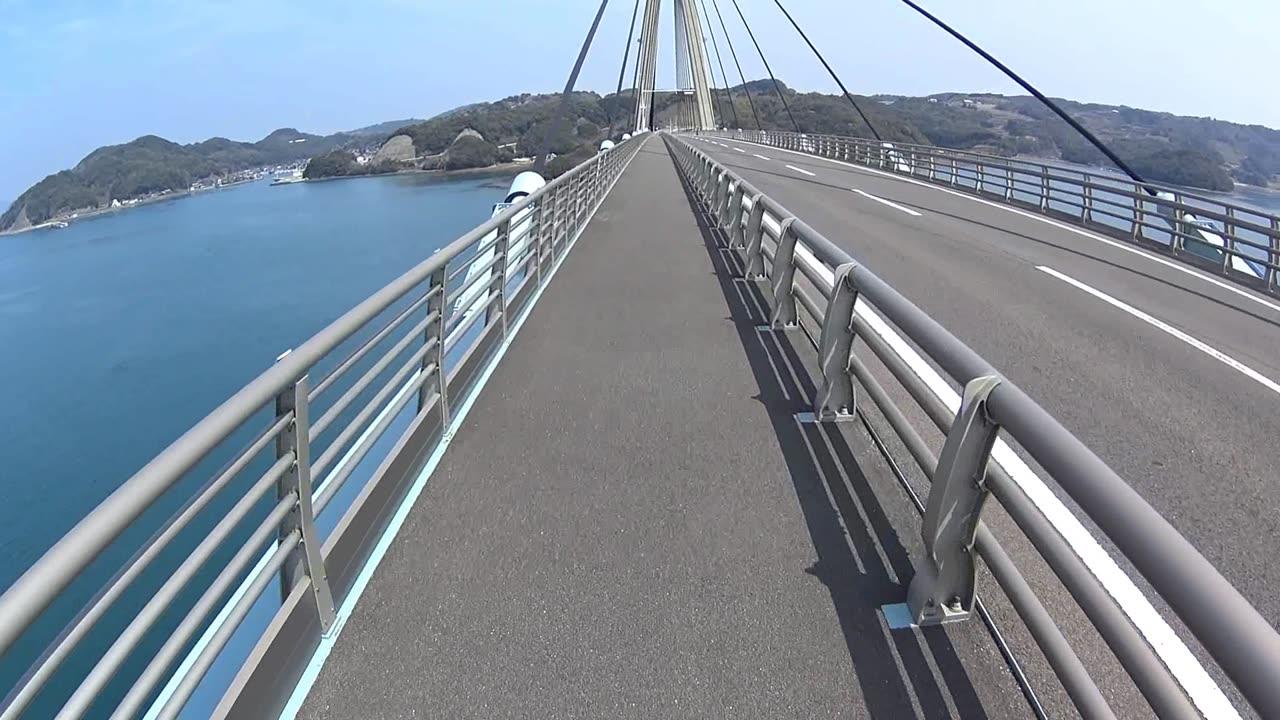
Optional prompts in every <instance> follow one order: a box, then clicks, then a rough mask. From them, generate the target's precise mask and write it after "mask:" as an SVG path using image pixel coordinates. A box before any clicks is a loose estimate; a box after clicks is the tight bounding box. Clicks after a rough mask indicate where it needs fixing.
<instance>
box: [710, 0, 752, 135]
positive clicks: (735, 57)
mask: <svg viewBox="0 0 1280 720" xmlns="http://www.w3.org/2000/svg"><path fill="white" fill-rule="evenodd" d="M711 7H713V8H715V10H716V17H717V18H719V20H720V32H722V33H724V41H725V42H726V43H728V44H729V55H730V57H732V58H733V64H734V65H736V66H737V68H738V77H739V78H741V79H742V93H743V94H744V95H746V96H747V104H748V105H750V106H751V114H752V115H753V116H754V117H755V119H756V129H757V130H764V126H763V125H761V124H760V113H757V112H756V104H755V102H754V101H753V100H752V99H751V89H750V88H748V87H747V76H746V75H743V74H742V63H739V62H738V53H737V52H736V51H735V50H734V49H733V38H731V37H729V28H727V27H725V25H724V16H723V15H721V14H720V3H719V2H717V0H711ZM726 82H728V80H727V79H726Z"/></svg>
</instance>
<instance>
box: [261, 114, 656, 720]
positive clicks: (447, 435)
mask: <svg viewBox="0 0 1280 720" xmlns="http://www.w3.org/2000/svg"><path fill="white" fill-rule="evenodd" d="M652 137H654V135H653V134H651V135H650V136H649V138H652ZM649 138H646V142H647V140H648V139H649ZM643 148H644V146H643V145H641V146H640V147H638V148H636V152H635V153H634V154H632V156H631V157H630V158H628V159H627V162H626V164H625V165H623V166H622V170H620V171H619V172H618V176H617V177H616V178H614V180H613V182H612V183H611V184H610V185H609V189H608V190H606V191H605V193H604V194H603V195H602V196H601V198H600V203H599V204H598V205H596V207H595V208H593V209H592V211H591V214H590V215H589V216H588V217H587V222H584V223H582V227H580V228H579V229H578V232H577V233H575V234H574V236H573V239H572V240H571V241H570V242H569V243H568V244H567V246H566V247H565V249H564V251H563V252H561V253H560V257H559V259H558V260H557V261H556V263H555V265H554V266H553V267H552V268H551V270H550V271H549V272H548V274H547V279H546V281H544V282H543V284H542V287H539V288H537V289H536V290H535V291H534V294H533V296H532V297H531V298H530V299H529V303H528V304H527V305H526V306H525V309H524V310H523V311H522V312H521V314H520V316H519V317H518V318H516V319H515V321H514V322H513V323H512V324H511V327H510V329H509V331H508V335H507V338H506V339H505V340H503V342H502V344H501V345H499V346H498V349H497V350H496V351H495V352H494V356H493V359H492V360H491V361H490V362H489V364H488V366H487V367H485V369H484V371H483V372H482V373H481V374H480V376H479V377H478V378H477V379H476V384H475V387H474V388H473V389H472V391H471V392H470V393H468V395H467V398H466V399H465V400H463V402H462V405H460V406H459V407H457V408H455V409H454V414H453V417H452V419H451V421H450V423H449V426H448V427H447V428H445V429H444V432H443V433H442V434H441V437H440V440H439V442H437V443H436V447H435V449H434V450H433V451H432V453H431V456H430V457H429V458H428V460H427V463H426V464H425V465H424V466H423V468H422V470H421V472H419V473H418V477H417V478H415V479H414V482H413V484H412V485H410V486H409V489H408V491H407V492H406V493H405V496H404V499H403V500H401V502H400V507H398V508H397V509H396V512H395V514H393V515H392V516H391V519H390V520H389V521H388V522H387V526H386V528H385V529H384V530H383V532H382V536H381V537H380V538H379V540H378V542H377V544H375V545H374V548H373V550H372V551H371V552H370V553H369V558H368V559H367V560H365V564H364V567H363V568H361V570H360V572H359V573H358V574H357V575H356V579H355V581H354V582H353V583H352V586H351V589H350V590H349V591H348V592H347V597H346V599H345V600H344V601H343V603H342V606H341V607H340V608H338V617H337V620H336V621H335V622H334V625H333V627H332V628H330V629H329V632H328V633H326V634H325V635H322V636H321V637H320V645H319V646H318V647H317V648H316V649H315V651H314V652H313V653H312V656H311V660H310V661H309V662H308V664H307V667H306V669H305V670H303V673H302V677H300V678H299V679H298V684H297V685H295V686H294V688H293V692H292V693H291V694H290V696H289V701H288V702H287V703H286V704H285V707H284V710H282V711H281V712H280V716H279V717H280V718H281V720H292V719H293V718H296V717H297V715H298V712H299V711H300V710H301V709H302V705H303V703H304V702H306V699H307V696H308V695H310V694H311V688H312V686H313V685H314V684H315V682H316V680H317V679H319V677H320V671H321V670H322V669H323V668H324V664H325V661H327V660H328V659H329V654H330V653H331V652H332V651H333V648H334V645H336V644H337V642H338V638H339V636H340V635H341V634H342V630H343V629H345V628H346V625H347V619H348V618H350V617H351V613H352V612H353V611H354V610H355V607H356V603H357V602H359V600H360V597H361V596H362V595H363V594H364V591H365V588H366V587H368V585H369V581H370V580H372V579H373V574H374V572H375V571H376V570H377V568H378V565H380V564H381V563H382V558H383V557H384V556H385V555H386V553H387V550H388V549H390V547H391V543H392V542H393V541H394V540H395V537H396V536H397V535H398V534H399V533H400V527H401V526H402V525H404V521H405V520H406V519H407V518H408V517H409V512H410V511H411V510H412V509H413V506H414V505H415V504H416V503H417V500H418V498H419V497H420V496H421V495H422V491H423V490H425V489H426V486H427V481H428V480H429V479H430V478H431V475H432V473H434V472H435V469H436V467H437V466H438V465H439V464H440V461H441V459H443V457H444V453H445V450H447V449H448V448H449V445H450V444H451V443H452V442H453V438H454V435H455V434H456V433H457V431H458V429H459V428H460V427H461V426H462V422H463V421H464V420H466V418H467V415H468V413H470V412H471V407H472V405H474V404H475V401H476V399H477V398H478V397H479V396H480V393H481V392H482V391H483V390H484V387H485V385H486V384H488V382H489V378H490V376H492V375H493V372H494V370H496V369H497V367H498V364H499V363H500V362H501V361H502V358H503V357H505V356H506V354H507V350H508V348H510V347H511V343H512V342H514V341H515V339H516V335H517V334H518V333H519V332H520V329H521V328H522V327H524V321H525V320H526V319H527V318H528V317H529V315H530V314H532V313H533V308H535V307H536V306H537V304H538V300H539V299H540V298H541V297H542V293H543V292H545V291H546V289H547V288H548V287H551V281H552V280H553V279H554V278H555V275H556V273H557V272H559V270H560V267H561V266H562V265H564V259H565V258H566V257H568V256H569V251H571V250H572V249H573V246H574V245H576V244H577V243H578V238H580V237H582V234H583V233H584V232H586V229H587V226H588V225H590V221H591V219H592V218H594V217H595V214H596V212H598V211H599V210H600V206H601V205H604V201H605V200H606V199H608V197H609V194H610V193H612V192H613V187H614V185H617V184H618V181H619V180H621V179H622V176H623V174H625V173H626V171H627V168H629V167H630V166H631V162H632V161H633V160H635V159H636V156H637V155H639V154H640V150H642V149H643Z"/></svg>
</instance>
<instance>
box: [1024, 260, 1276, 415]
mask: <svg viewBox="0 0 1280 720" xmlns="http://www.w3.org/2000/svg"><path fill="white" fill-rule="evenodd" d="M1036 269H1037V270H1039V271H1040V272H1043V273H1047V274H1049V275H1052V276H1053V277H1056V278H1058V279H1059V280H1061V281H1063V282H1065V283H1067V284H1068V285H1072V286H1074V287H1075V288H1076V289H1078V290H1083V291H1085V292H1087V293H1089V294H1090V295H1092V296H1094V297H1096V298H1098V299H1099V300H1101V301H1103V302H1105V303H1107V304H1108V305H1111V306H1112V307H1116V308H1119V309H1121V310H1123V311H1125V312H1127V313H1129V314H1130V315H1132V316H1134V317H1136V318H1138V319H1139V320H1141V321H1143V322H1145V323H1147V324H1148V325H1151V326H1153V327H1156V328H1159V329H1161V330H1163V331H1165V332H1166V333H1168V334H1170V335H1172V336H1174V337H1176V338H1178V339H1179V340H1181V341H1182V342H1184V343H1186V344H1188V345H1190V346H1191V347H1193V348H1195V349H1197V350H1199V351H1200V352H1202V353H1204V354H1205V355H1208V356H1209V357H1211V358H1213V359H1214V360H1217V361H1218V362H1220V363H1222V364H1223V365H1226V366H1227V367H1230V368H1232V369H1233V370H1235V371H1237V372H1239V373H1240V374H1242V375H1244V376H1245V377H1247V378H1249V379H1250V380H1253V381H1255V382H1257V383H1258V384H1260V385H1262V386H1263V387H1265V388H1266V389H1268V390H1270V391H1271V392H1273V393H1276V394H1277V395H1280V383H1277V382H1276V381H1274V380H1272V379H1271V378H1268V377H1267V376H1265V375H1263V374H1262V373H1260V372H1258V371H1257V370H1254V369H1253V368H1251V367H1249V366H1248V365H1245V364H1244V363H1242V362H1240V361H1239V360H1236V359H1235V358H1233V357H1231V356H1230V355H1227V354H1226V353H1224V352H1222V351H1221V350H1218V349H1217V348H1215V347H1213V346H1211V345H1209V344H1207V343H1204V342H1201V341H1200V340H1197V339H1196V338H1194V337H1191V336H1190V335H1188V334H1186V333H1185V332H1183V331H1181V330H1179V329H1178V328H1176V327H1173V326H1172V325H1170V324H1168V323H1166V322H1164V321H1163V320H1160V319H1159V318H1155V317H1152V316H1151V315H1148V314H1147V313H1145V312H1143V311H1141V310H1139V309H1137V308H1135V307H1134V306H1132V305H1129V304H1128V303H1126V302H1124V301H1123V300H1117V299H1116V298H1114V297H1111V296H1110V295H1108V294H1106V293H1104V292H1102V291H1101V290H1098V289H1097V288H1093V287H1090V286H1088V285H1086V284H1084V283H1082V282H1080V281H1079V280H1076V279H1075V278H1073V277H1070V276H1068V275H1064V274H1062V273H1060V272H1058V271H1057V270H1054V269H1053V268H1050V267H1045V266H1044V265H1037V266H1036Z"/></svg>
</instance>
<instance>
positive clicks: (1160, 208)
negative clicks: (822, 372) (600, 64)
mask: <svg viewBox="0 0 1280 720" xmlns="http://www.w3.org/2000/svg"><path fill="white" fill-rule="evenodd" d="M701 134H704V135H711V136H717V137H724V138H732V139H738V140H742V141H745V142H753V143H759V144H761V145H768V146H771V147H777V148H781V149H784V150H794V151H797V152H803V153H808V154H811V155H817V156H820V157H826V158H831V159H833V160H840V161H844V162H849V163H855V164H859V165H864V166H866V167H871V168H877V169H880V170H885V171H889V172H893V173H896V174H900V175H907V176H911V177H914V178H917V179H920V180H924V181H927V182H931V183H935V184H938V185H945V186H947V187H952V188H956V189H958V190H964V191H966V192H969V193H973V194H976V195H979V196H981V197H985V198H989V199H993V200H997V201H1000V202H1004V203H1007V204H1010V205H1013V206H1016V207H1020V208H1024V209H1028V210H1033V211H1038V212H1041V213H1044V214H1047V215H1050V216H1053V217H1056V218H1058V219H1061V220H1066V221H1068V222H1073V223H1076V224H1079V225H1082V226H1086V227H1090V228H1092V229H1095V230H1101V231H1103V232H1105V233H1106V234H1108V235H1110V236H1113V237H1116V238H1119V239H1124V240H1129V241H1131V242H1135V243H1138V244H1141V245H1143V246H1144V247H1148V248H1150V249H1154V250H1158V251H1160V252H1163V253H1166V254H1168V255H1171V256H1173V257H1177V258H1179V259H1180V260H1183V261H1184V262H1187V263H1189V264H1193V265H1196V266H1199V267H1203V268H1205V269H1207V270H1211V271H1215V272H1217V273H1219V274H1222V275H1224V276H1226V277H1229V278H1231V279H1232V280H1235V281H1237V282H1239V283H1241V284H1243V285H1246V286H1249V287H1253V288H1257V289H1260V290H1264V291H1265V292H1268V293H1272V294H1280V216H1277V215H1273V214H1270V213H1266V212H1263V211H1261V210H1257V209H1254V208H1250V207H1246V206H1243V205H1237V204H1233V203H1229V202H1226V201H1224V200H1222V199H1221V198H1215V197H1212V196H1209V195H1200V194H1196V193H1192V192H1188V191H1187V190H1186V189H1184V188H1176V187H1172V186H1167V185H1161V184H1157V183H1148V184H1147V185H1146V186H1145V187H1144V186H1142V185H1139V184H1137V183H1134V182H1133V181H1131V180H1129V178H1127V177H1124V176H1123V175H1117V174H1113V173H1105V172H1097V173H1095V172H1090V171H1089V170H1087V169H1085V168H1074V167H1069V166H1065V165H1049V164H1045V163H1038V162H1034V161H1029V160H1013V159H1010V158H1002V157H997V156H994V155H984V154H981V153H974V152H968V151H963V150H948V149H944V148H938V147H933V146H927V145H913V144H906V143H877V142H874V141H870V140H864V139H861V138H850V137H842V136H838V135H817V134H803V135H801V134H796V133H793V132H782V131H773V130H765V131H759V130H736V131H709V132H704V133H701ZM1148 190H1150V191H1151V192H1148ZM1152 192H1154V193H1156V194H1155V195H1153V194H1152Z"/></svg>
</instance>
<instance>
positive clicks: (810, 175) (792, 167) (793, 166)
mask: <svg viewBox="0 0 1280 720" xmlns="http://www.w3.org/2000/svg"><path fill="white" fill-rule="evenodd" d="M787 169H789V170H795V171H796V172H798V173H804V174H805V175H808V176H809V177H813V173H811V172H809V171H808V170H802V169H800V168H798V167H796V166H795V165H788V166H787Z"/></svg>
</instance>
